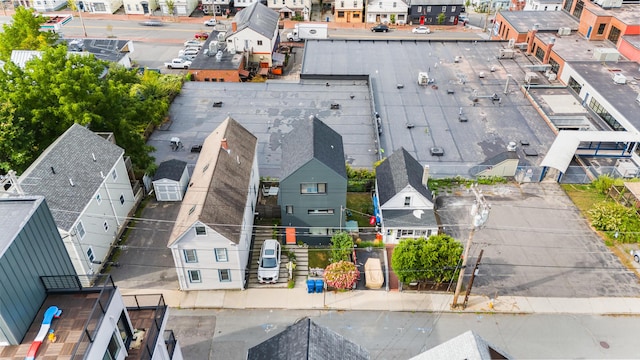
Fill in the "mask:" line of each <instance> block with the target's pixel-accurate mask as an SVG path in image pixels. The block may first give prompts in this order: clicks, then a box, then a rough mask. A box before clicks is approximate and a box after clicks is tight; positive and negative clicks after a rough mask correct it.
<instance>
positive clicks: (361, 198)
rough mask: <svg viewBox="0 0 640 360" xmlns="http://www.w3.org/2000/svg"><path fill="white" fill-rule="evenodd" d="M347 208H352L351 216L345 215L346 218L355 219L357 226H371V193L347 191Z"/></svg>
mask: <svg viewBox="0 0 640 360" xmlns="http://www.w3.org/2000/svg"><path fill="white" fill-rule="evenodd" d="M347 209H351V210H354V211H352V212H351V216H347V220H356V221H357V222H358V227H371V225H370V224H369V216H370V215H373V200H372V199H371V194H369V193H354V192H350V193H347ZM356 211H357V212H356ZM360 213H364V214H367V215H362V214H360Z"/></svg>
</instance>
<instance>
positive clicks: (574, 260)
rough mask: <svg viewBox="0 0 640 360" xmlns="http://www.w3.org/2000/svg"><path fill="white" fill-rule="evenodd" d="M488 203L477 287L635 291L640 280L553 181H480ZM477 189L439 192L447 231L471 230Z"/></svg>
mask: <svg viewBox="0 0 640 360" xmlns="http://www.w3.org/2000/svg"><path fill="white" fill-rule="evenodd" d="M480 188H481V189H482V190H483V193H484V196H485V199H486V200H487V201H488V203H489V204H490V205H491V210H490V214H489V219H488V221H487V223H486V224H485V226H484V227H483V228H481V229H480V230H478V231H476V232H475V235H474V237H473V241H472V246H471V251H470V256H469V261H468V266H467V271H466V275H467V276H466V277H465V283H468V281H469V277H470V275H471V269H472V268H473V266H474V264H475V263H476V260H477V256H478V254H479V253H480V250H481V249H484V254H483V256H482V262H481V264H480V267H479V273H478V276H476V278H475V280H474V284H473V290H472V293H473V294H477V295H487V296H490V297H493V298H495V297H496V296H500V295H513V296H532V297H601V296H607V297H616V296H637V295H639V294H640V284H639V282H638V278H637V277H636V275H635V274H634V273H633V272H631V271H629V270H628V269H626V268H625V267H624V266H623V265H622V264H621V263H620V260H619V259H618V258H617V257H616V256H615V255H614V254H612V253H611V251H609V249H608V248H607V247H606V246H605V245H604V243H603V241H602V239H600V238H599V237H598V236H597V234H596V233H594V232H593V230H591V228H590V227H589V224H588V223H587V221H586V220H585V219H584V218H583V217H582V216H581V214H580V212H579V211H578V209H576V207H575V206H574V205H573V203H572V202H571V201H570V200H569V198H568V197H567V196H566V195H565V193H564V191H563V190H562V188H561V187H560V186H559V185H558V184H556V183H539V184H522V185H517V184H508V185H498V186H492V187H480ZM474 200H475V196H474V195H473V192H470V191H467V190H466V189H464V188H459V189H454V190H452V191H450V192H449V193H447V194H444V196H440V197H439V198H438V200H437V203H438V207H439V208H438V214H439V215H440V217H441V220H442V223H443V224H444V226H445V232H446V233H448V234H450V235H452V236H453V237H455V238H456V239H458V240H460V241H462V242H463V244H464V243H465V242H466V241H467V239H468V237H469V233H470V225H471V219H470V214H469V213H470V209H471V204H472V203H473V201H474Z"/></svg>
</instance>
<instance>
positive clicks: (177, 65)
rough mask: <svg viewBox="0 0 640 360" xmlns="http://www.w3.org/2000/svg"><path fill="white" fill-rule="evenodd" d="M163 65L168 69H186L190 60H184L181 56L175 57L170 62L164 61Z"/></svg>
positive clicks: (189, 64)
mask: <svg viewBox="0 0 640 360" xmlns="http://www.w3.org/2000/svg"><path fill="white" fill-rule="evenodd" d="M164 66H166V67H167V68H169V69H188V68H189V66H191V61H189V60H185V59H183V58H175V59H173V60H171V61H170V62H166V63H164Z"/></svg>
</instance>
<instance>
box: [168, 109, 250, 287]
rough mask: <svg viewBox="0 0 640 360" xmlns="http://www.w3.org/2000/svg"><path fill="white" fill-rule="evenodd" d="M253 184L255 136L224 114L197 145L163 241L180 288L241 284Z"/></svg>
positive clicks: (245, 258) (243, 273)
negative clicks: (198, 148)
mask: <svg viewBox="0 0 640 360" xmlns="http://www.w3.org/2000/svg"><path fill="white" fill-rule="evenodd" d="M259 183H260V177H259V174H258V158H257V138H256V137H255V136H253V134H251V133H250V132H249V131H248V130H247V129H245V128H244V127H242V125H240V124H239V123H238V122H237V121H235V120H233V119H232V118H230V117H228V118H227V119H226V120H225V121H223V122H222V124H220V126H218V127H217V128H216V129H215V130H214V131H213V133H211V134H210V135H209V136H208V137H207V138H206V139H205V141H204V144H203V145H202V150H201V152H200V155H199V157H198V162H197V163H196V166H195V168H194V170H193V174H192V176H191V181H190V183H189V187H188V189H187V193H186V195H185V197H184V199H183V201H182V205H181V207H180V211H179V213H178V217H177V219H176V222H175V225H174V227H173V231H172V232H171V236H170V239H169V243H168V247H169V248H170V249H171V253H172V254H173V261H174V262H175V267H176V271H177V273H178V282H179V284H180V289H181V290H213V289H243V288H244V287H245V269H246V267H247V262H248V258H249V248H250V245H251V234H252V229H253V219H254V211H255V206H256V201H257V199H258V186H259Z"/></svg>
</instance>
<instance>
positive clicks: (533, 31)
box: [527, 24, 540, 53]
mask: <svg viewBox="0 0 640 360" xmlns="http://www.w3.org/2000/svg"><path fill="white" fill-rule="evenodd" d="M539 26H540V25H538V24H533V29H531V31H529V44H528V45H527V52H529V53H532V52H533V40H535V38H536V34H537V33H538V27H539Z"/></svg>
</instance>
